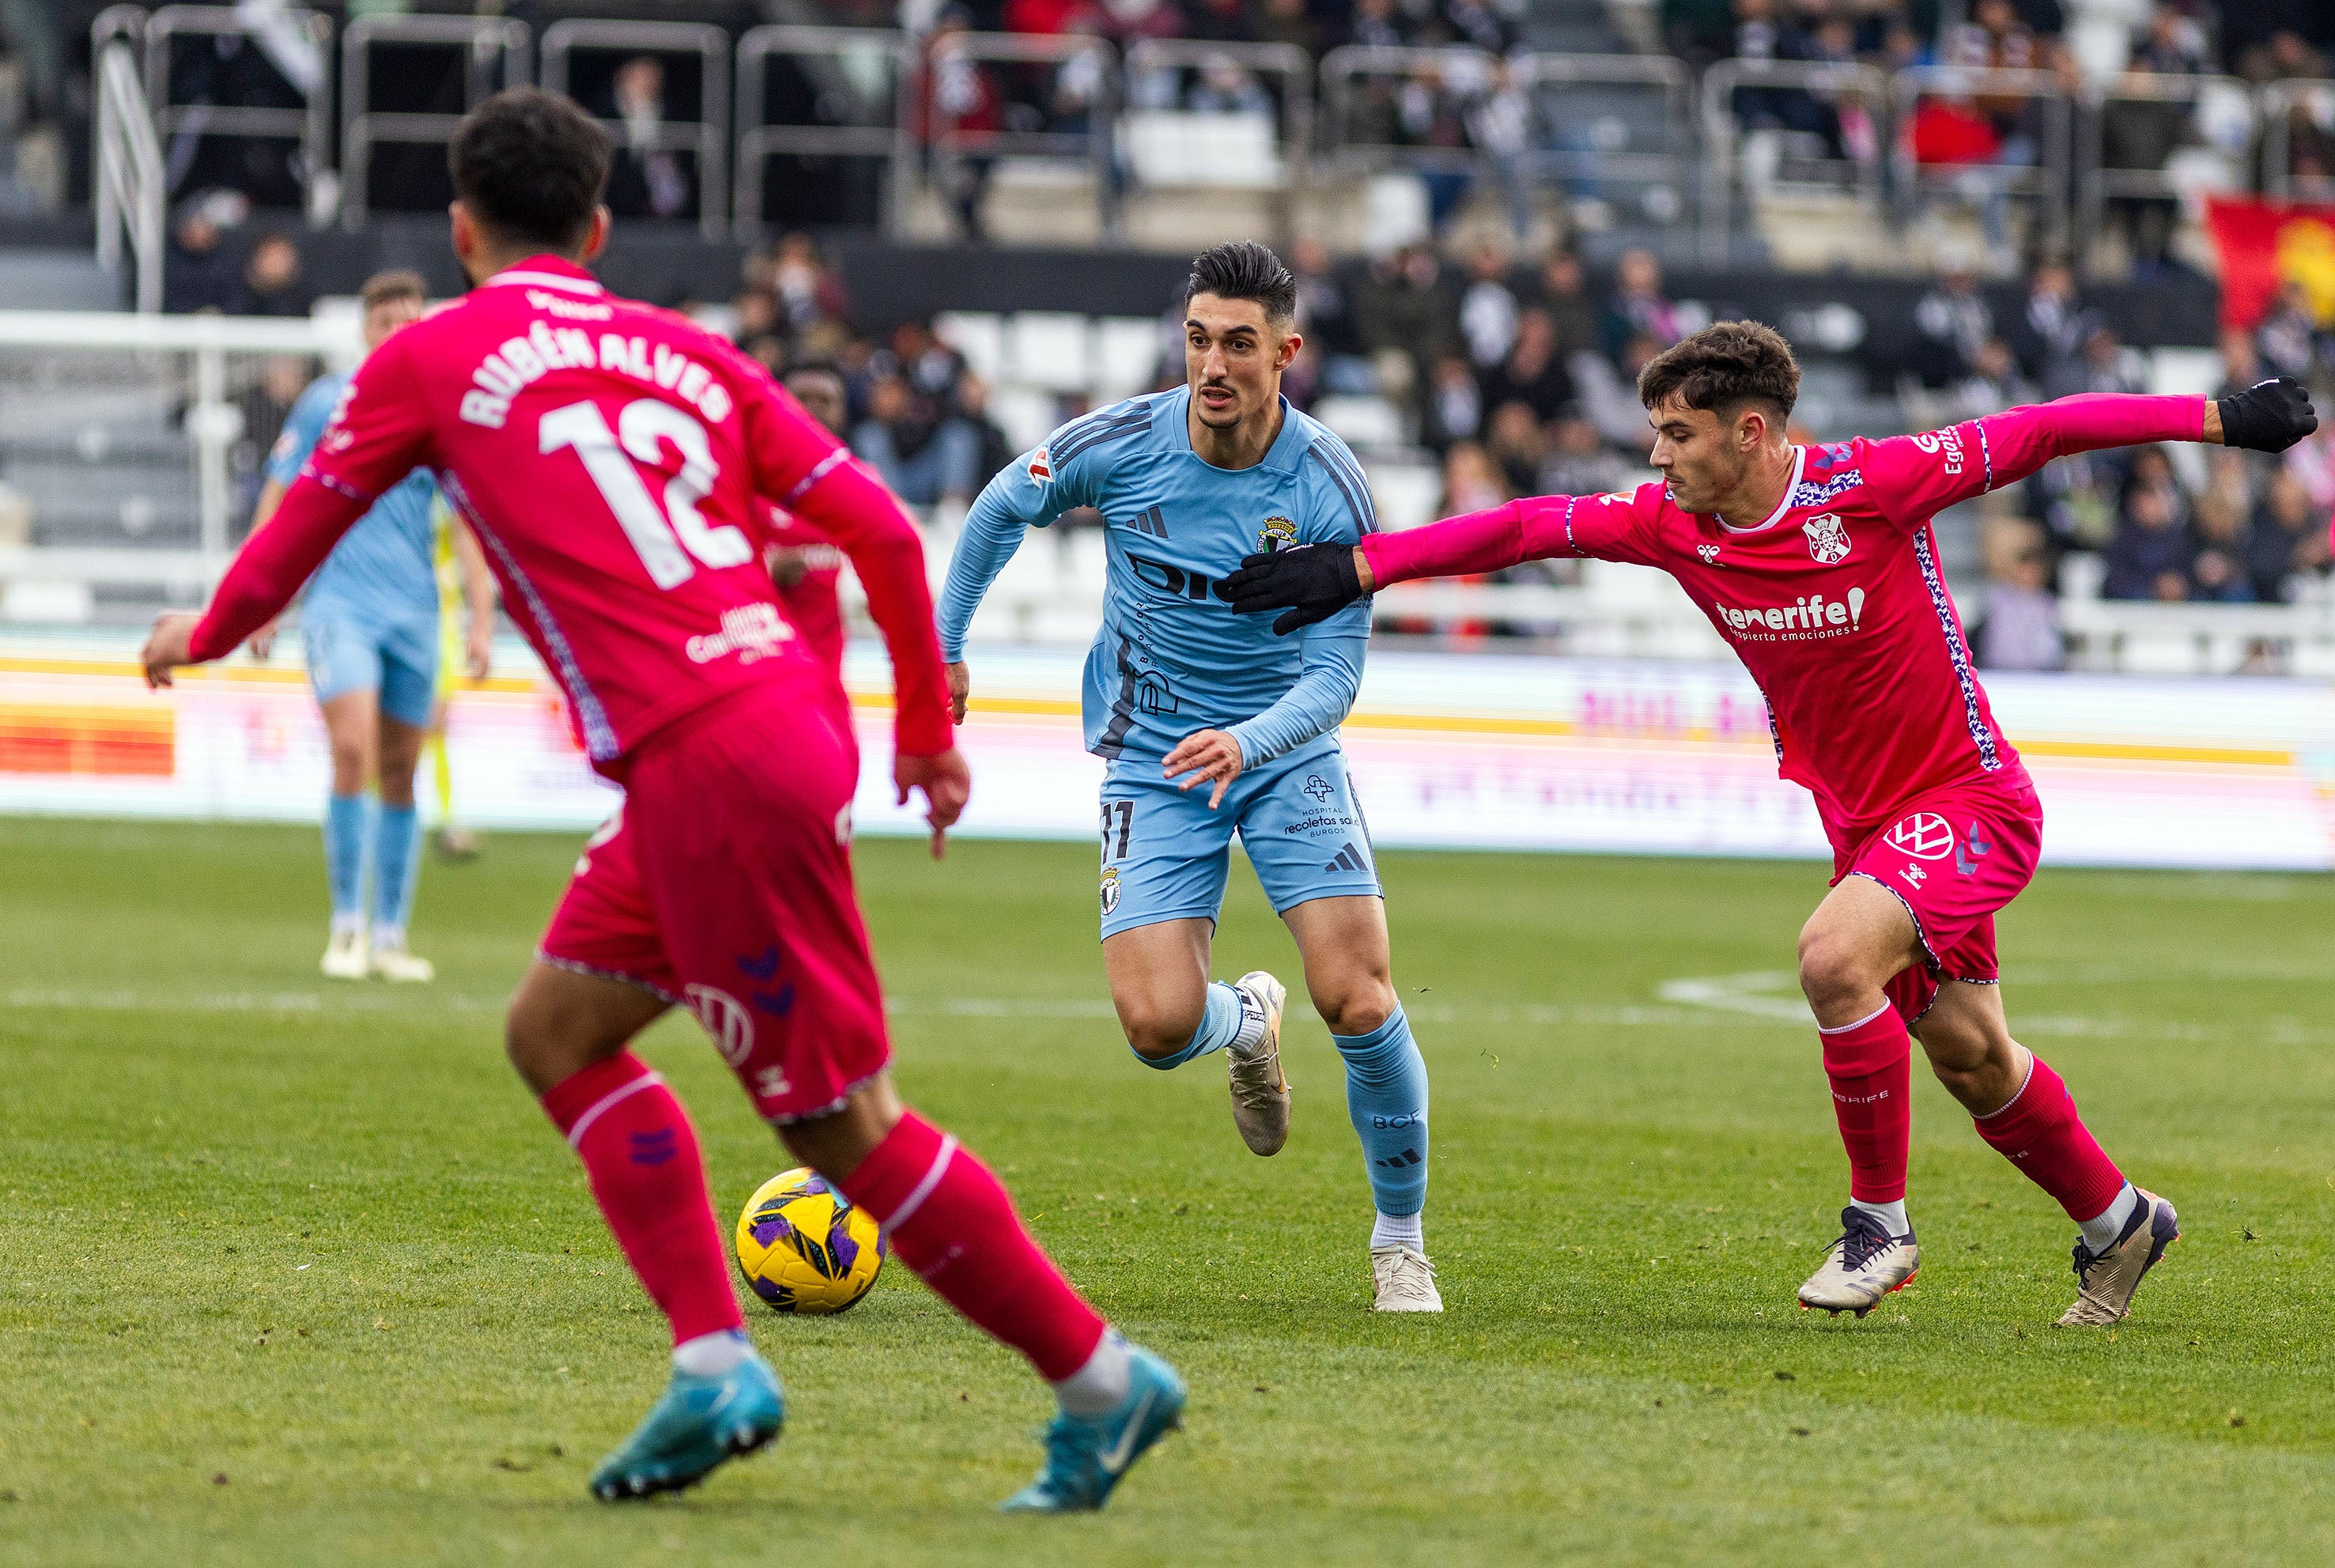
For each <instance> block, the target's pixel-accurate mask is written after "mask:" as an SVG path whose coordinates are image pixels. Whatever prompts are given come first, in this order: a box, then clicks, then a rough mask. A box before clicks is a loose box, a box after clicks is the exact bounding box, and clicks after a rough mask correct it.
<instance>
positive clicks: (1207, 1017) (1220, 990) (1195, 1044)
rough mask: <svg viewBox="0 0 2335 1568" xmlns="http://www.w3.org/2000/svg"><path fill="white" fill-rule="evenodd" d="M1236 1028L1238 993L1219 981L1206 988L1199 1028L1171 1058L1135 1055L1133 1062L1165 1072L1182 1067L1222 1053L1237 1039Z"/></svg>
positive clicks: (1238, 1008)
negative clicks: (1206, 994)
mask: <svg viewBox="0 0 2335 1568" xmlns="http://www.w3.org/2000/svg"><path fill="white" fill-rule="evenodd" d="M1240 1026H1241V1001H1240V992H1237V991H1235V990H1234V989H1233V988H1232V987H1231V986H1229V985H1226V983H1225V982H1223V981H1221V980H1219V981H1216V982H1214V983H1213V984H1211V985H1210V986H1209V987H1208V1010H1207V1011H1206V1012H1204V1013H1202V1014H1201V1015H1200V1027H1199V1028H1197V1029H1196V1030H1194V1031H1192V1039H1191V1042H1190V1043H1189V1044H1187V1046H1185V1047H1184V1049H1183V1050H1179V1051H1177V1053H1176V1054H1175V1055H1173V1056H1160V1057H1151V1056H1146V1055H1144V1054H1143V1053H1142V1052H1141V1051H1137V1052H1136V1053H1135V1060H1138V1061H1139V1062H1141V1063H1142V1064H1143V1065H1144V1066H1146V1067H1156V1068H1158V1069H1159V1070H1160V1071H1162V1072H1165V1071H1167V1070H1168V1069H1170V1068H1176V1067H1181V1066H1183V1065H1184V1064H1185V1063H1186V1062H1187V1061H1189V1060H1192V1059H1193V1058H1194V1057H1196V1056H1206V1055H1207V1054H1208V1053H1209V1052H1210V1051H1212V1050H1224V1048H1225V1047H1226V1046H1228V1045H1230V1044H1231V1043H1232V1042H1233V1041H1234V1040H1235V1039H1237V1038H1239V1035H1240ZM1129 1049H1130V1050H1131V1049H1133V1048H1132V1047H1130V1048H1129Z"/></svg>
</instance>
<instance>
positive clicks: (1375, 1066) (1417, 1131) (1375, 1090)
mask: <svg viewBox="0 0 2335 1568" xmlns="http://www.w3.org/2000/svg"><path fill="white" fill-rule="evenodd" d="M1330 1040H1331V1042H1332V1044H1334V1045H1335V1046H1337V1048H1338V1054H1339V1055H1340V1056H1342V1057H1344V1058H1345V1059H1346V1114H1347V1116H1348V1117H1349V1118H1352V1121H1353V1124H1354V1132H1355V1134H1356V1136H1358V1137H1361V1140H1362V1159H1363V1162H1364V1164H1365V1165H1366V1166H1368V1167H1369V1169H1370V1176H1371V1204H1372V1205H1374V1206H1375V1207H1376V1208H1377V1209H1378V1212H1379V1216H1380V1219H1381V1222H1384V1221H1388V1220H1392V1221H1394V1222H1396V1223H1395V1224H1392V1225H1387V1224H1381V1225H1380V1227H1379V1229H1380V1230H1381V1231H1383V1232H1385V1233H1387V1234H1389V1235H1390V1237H1391V1238H1392V1239H1395V1240H1401V1241H1405V1242H1409V1243H1410V1244H1411V1245H1413V1246H1417V1245H1418V1243H1417V1241H1416V1240H1414V1239H1412V1238H1414V1237H1415V1236H1416V1235H1417V1234H1418V1215H1419V1211H1420V1210H1421V1209H1423V1208H1424V1207H1426V1205H1427V1061H1426V1059H1425V1058H1423V1057H1421V1056H1420V1055H1419V1046H1418V1045H1417V1043H1415V1042H1414V1041H1413V1040H1411V1038H1410V1020H1409V1019H1408V1018H1405V1017H1404V1016H1403V1012H1402V1009H1401V1008H1400V1007H1397V1008H1396V1009H1395V1010H1394V1016H1393V1017H1392V1018H1390V1019H1388V1020H1387V1021H1385V1022H1384V1023H1382V1024H1381V1025H1380V1026H1379V1027H1378V1028H1376V1029H1374V1030H1372V1031H1371V1032H1370V1033H1368V1034H1333V1035H1332V1036H1331V1037H1330ZM1405 1221H1408V1222H1409V1223H1408V1224H1405V1223H1403V1222H1405ZM1380 1244H1381V1243H1380V1242H1379V1241H1378V1240H1377V1239H1376V1238H1375V1237H1374V1238H1373V1240H1372V1245H1380Z"/></svg>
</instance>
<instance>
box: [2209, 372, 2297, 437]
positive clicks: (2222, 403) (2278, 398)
mask: <svg viewBox="0 0 2335 1568" xmlns="http://www.w3.org/2000/svg"><path fill="white" fill-rule="evenodd" d="M2214 407H2216V408H2218V409H2220V410H2221V411H2222V444H2223V445H2224V446H2225V447H2244V448H2245V449H2246V450H2249V451H2256V452H2282V451H2284V450H2286V449H2287V448H2289V447H2291V446H2292V445H2293V444H2294V443H2295V442H2297V441H2299V440H2301V439H2302V438H2303V437H2305V436H2307V435H2309V434H2310V433H2311V431H2315V430H2317V429H2318V428H2319V416H2318V415H2317V414H2315V413H2313V412H2311V394H2310V393H2309V392H2305V391H2303V389H2302V383H2301V382H2299V381H2295V380H2293V379H2292V378H2291V377H2289V376H2280V377H2279V378H2278V379H2277V380H2276V381H2265V382H2255V383H2254V384H2253V385H2252V386H2250V387H2248V388H2247V389H2246V390H2245V391H2243V392H2240V393H2238V394H2237V395H2236V396H2235V397H2225V398H2222V399H2219V400H2218V401H2216V402H2215V403H2214Z"/></svg>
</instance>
